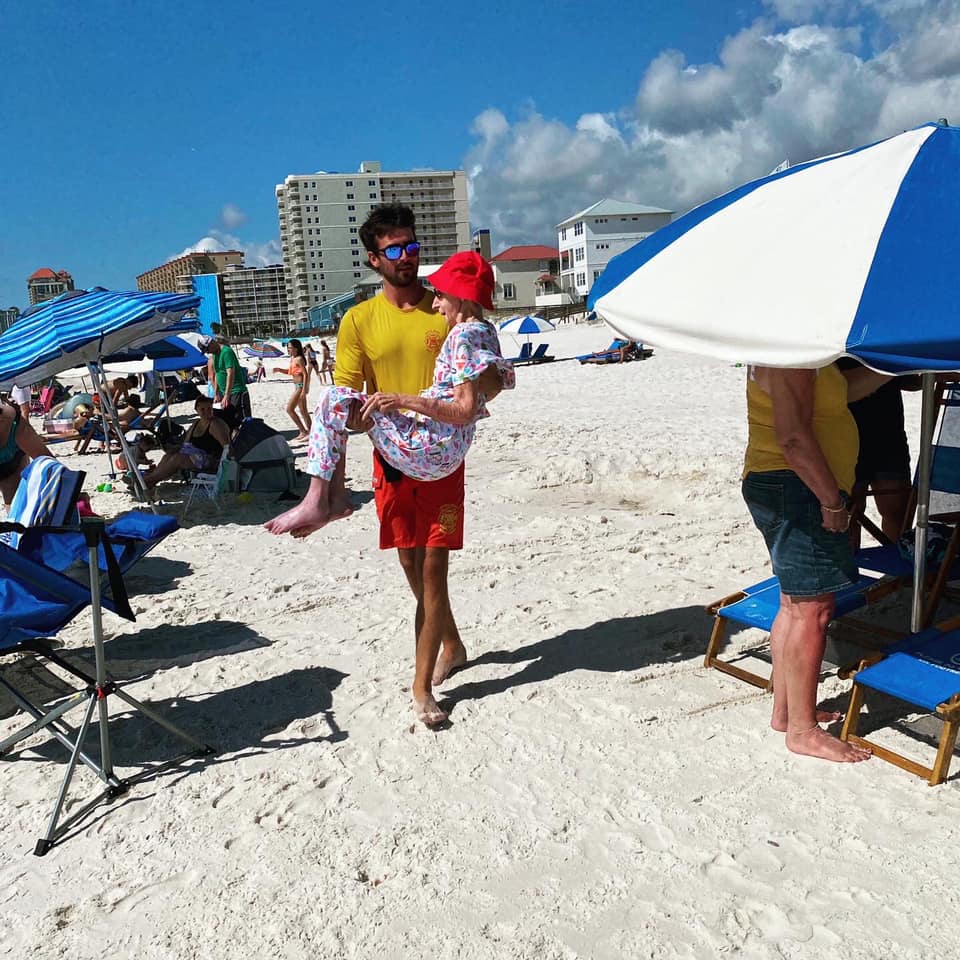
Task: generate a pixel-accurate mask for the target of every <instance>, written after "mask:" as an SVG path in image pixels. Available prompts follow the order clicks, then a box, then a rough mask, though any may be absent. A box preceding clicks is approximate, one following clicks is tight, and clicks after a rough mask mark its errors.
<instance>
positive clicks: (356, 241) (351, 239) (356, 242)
mask: <svg viewBox="0 0 960 960" xmlns="http://www.w3.org/2000/svg"><path fill="white" fill-rule="evenodd" d="M359 242H360V241H359V240H358V239H357V238H356V237H351V238H350V243H352V244H353V246H356V245H357V244H358V243H359Z"/></svg>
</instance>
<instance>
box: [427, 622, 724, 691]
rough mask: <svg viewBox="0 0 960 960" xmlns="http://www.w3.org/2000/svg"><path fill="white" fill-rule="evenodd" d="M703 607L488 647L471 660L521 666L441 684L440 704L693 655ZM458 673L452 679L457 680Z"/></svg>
mask: <svg viewBox="0 0 960 960" xmlns="http://www.w3.org/2000/svg"><path fill="white" fill-rule="evenodd" d="M705 622H706V618H705V616H704V612H703V607H680V608H677V609H673V610H661V611H658V612H657V613H651V614H647V615H645V616H641V617H620V618H618V619H616V620H604V621H601V622H599V623H594V624H592V625H591V626H589V627H584V628H582V629H579V630H568V631H566V632H565V633H561V634H559V635H558V636H555V637H546V638H544V639H543V640H538V641H536V642H535V643H529V644H527V645H526V646H523V647H518V648H517V649H515V650H491V651H489V652H487V653H484V654H481V655H480V656H479V657H477V658H476V659H474V660H471V661H470V662H469V664H468V665H467V667H466V670H469V669H470V668H471V667H474V666H478V665H480V664H491V663H503V664H508V665H509V664H523V667H522V668H521V669H520V670H517V671H516V672H514V673H510V674H507V675H506V676H503V677H497V678H495V679H492V680H478V681H474V682H469V681H468V682H466V683H461V684H460V685H459V686H457V687H445V688H444V689H443V700H444V704H445V706H448V707H451V706H455V705H456V704H457V703H458V702H459V701H462V700H480V699H483V698H484V697H490V696H495V695H497V694H501V693H505V692H506V691H508V690H511V689H513V688H515V687H522V686H525V685H526V684H532V683H545V682H548V681H550V680H552V679H553V678H554V677H558V676H560V675H561V674H564V673H571V672H572V671H574V670H592V671H596V672H600V673H631V672H634V671H636V670H642V669H644V668H645V667H649V666H652V665H653V664H664V663H680V662H681V661H684V660H689V659H690V658H691V657H694V656H696V655H698V654H699V653H700V652H701V650H702V646H703V645H705V640H704V639H703V638H704V630H705ZM461 675H462V672H458V673H457V674H456V676H455V677H454V679H458V678H459V677H460V676H461Z"/></svg>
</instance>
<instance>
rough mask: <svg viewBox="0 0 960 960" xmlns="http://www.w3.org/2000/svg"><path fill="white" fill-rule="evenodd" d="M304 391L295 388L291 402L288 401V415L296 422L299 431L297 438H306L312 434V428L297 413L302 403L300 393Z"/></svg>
mask: <svg viewBox="0 0 960 960" xmlns="http://www.w3.org/2000/svg"><path fill="white" fill-rule="evenodd" d="M302 393H303V390H294V392H293V396H292V397H291V398H290V400H289V402H288V403H287V416H289V417H290V419H291V420H292V421H293V422H294V425H295V426H296V428H297V430H298V431H299V433H298V434H297V436H296V437H294V439H295V440H306V439H307V437H309V436H310V430H309V429H308V428H307V426H306V425H305V424H304V422H303V421H302V420H301V419H300V415H299V414H298V413H297V408H298V407H299V405H300V394H302Z"/></svg>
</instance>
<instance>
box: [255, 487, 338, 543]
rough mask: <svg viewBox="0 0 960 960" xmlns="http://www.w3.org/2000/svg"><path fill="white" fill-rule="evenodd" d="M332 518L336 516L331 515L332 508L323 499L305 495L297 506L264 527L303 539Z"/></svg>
mask: <svg viewBox="0 0 960 960" xmlns="http://www.w3.org/2000/svg"><path fill="white" fill-rule="evenodd" d="M331 519H335V518H332V517H331V516H330V508H329V507H328V506H327V505H326V504H325V503H323V501H321V500H313V499H308V498H306V497H304V499H303V500H301V501H300V503H298V504H297V505H296V506H295V507H291V508H290V509H289V510H287V511H286V512H284V513H281V514H280V516H278V517H274V518H273V519H272V520H268V521H267V522H266V523H265V524H264V527H265V528H266V529H267V530H269V531H270V533H272V534H274V535H276V536H280V534H283V533H289V534H292V535H293V536H295V537H297V538H301V539H302V538H303V537H309V536H310V534H311V533H315V532H316V531H317V530H319V529H320V528H321V527H325V526H326V525H327V523H328V522H329V521H330V520H331Z"/></svg>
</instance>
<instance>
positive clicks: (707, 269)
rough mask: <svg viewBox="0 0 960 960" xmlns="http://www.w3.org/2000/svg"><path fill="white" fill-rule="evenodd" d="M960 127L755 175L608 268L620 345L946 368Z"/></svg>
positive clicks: (959, 323) (795, 362)
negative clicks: (850, 358)
mask: <svg viewBox="0 0 960 960" xmlns="http://www.w3.org/2000/svg"><path fill="white" fill-rule="evenodd" d="M958 276H960V129H958V128H956V127H948V126H945V125H942V124H935V123H929V124H925V125H924V126H922V127H918V128H916V129H915V130H909V131H907V132H906V133H902V134H900V135H899V136H895V137H891V138H890V139H888V140H883V141H880V142H879V143H874V144H871V145H869V146H866V147H861V148H859V149H856V150H849V151H847V152H846V153H840V154H835V155H833V156H829V157H823V158H822V159H819V160H812V161H810V162H809V163H803V164H799V165H797V166H794V167H790V168H788V169H787V170H785V171H783V172H780V173H775V174H772V175H770V176H768V177H764V178H763V179H760V180H755V181H753V182H752V183H748V184H746V185H744V186H742V187H738V188H737V189H736V190H732V191H731V192H730V193H727V194H725V195H724V196H722V197H718V198H717V199H715V200H711V201H710V202H708V203H705V204H703V205H702V206H700V207H697V208H695V209H694V210H691V211H690V212H689V213H687V214H685V215H684V216H682V217H680V218H679V219H677V220H675V221H674V222H673V223H671V224H669V225H668V226H666V227H663V228H661V229H660V230H658V231H657V232H656V233H654V234H652V235H651V236H650V237H648V238H647V239H645V240H642V241H640V243H638V244H636V245H635V246H633V247H631V248H630V249H629V250H627V251H626V252H624V253H622V254H620V256H618V257H616V258H614V259H613V260H611V261H610V263H609V264H608V266H607V268H606V270H605V271H604V272H603V274H601V276H600V277H599V278H598V279H597V281H596V283H594V285H593V289H592V290H591V291H590V297H589V306H590V307H591V308H593V309H595V310H596V311H597V313H599V314H600V315H601V316H602V317H603V318H604V319H605V320H606V321H607V322H608V323H609V324H610V326H611V327H613V328H614V330H616V331H618V332H619V333H621V334H622V335H623V336H625V337H628V338H629V339H631V340H637V341H641V342H643V343H649V344H652V345H655V346H658V347H667V348H674V349H677V350H683V351H688V352H692V353H699V354H705V355H707V356H713V357H718V358H721V359H725V360H730V361H742V362H745V363H756V364H765V365H768V366H777V367H807V368H810V367H823V366H826V365H827V364H829V363H831V362H832V361H833V360H835V359H837V357H839V356H842V355H843V354H849V355H852V356H855V357H858V358H860V359H861V360H863V361H864V362H865V363H866V364H868V365H869V366H871V367H874V368H876V369H878V370H883V371H888V372H905V371H923V370H955V369H957V368H958V367H960V297H958V296H957V277H958Z"/></svg>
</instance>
